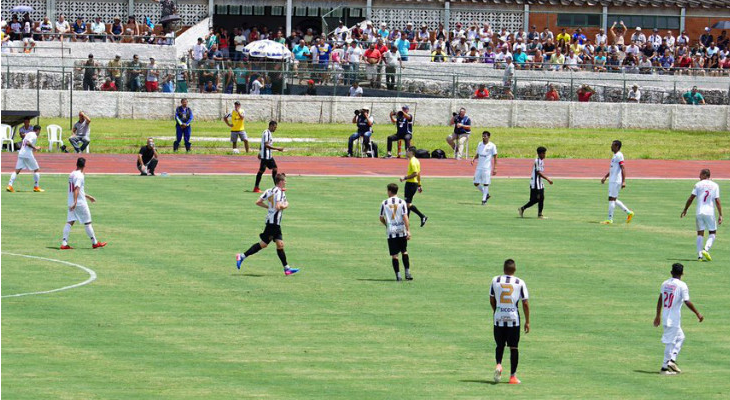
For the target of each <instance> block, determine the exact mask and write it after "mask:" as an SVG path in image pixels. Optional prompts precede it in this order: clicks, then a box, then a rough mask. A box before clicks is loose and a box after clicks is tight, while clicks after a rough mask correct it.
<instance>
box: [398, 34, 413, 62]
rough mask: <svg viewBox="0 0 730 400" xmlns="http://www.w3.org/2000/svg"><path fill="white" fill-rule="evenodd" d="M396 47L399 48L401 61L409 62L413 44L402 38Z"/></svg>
mask: <svg viewBox="0 0 730 400" xmlns="http://www.w3.org/2000/svg"><path fill="white" fill-rule="evenodd" d="M395 45H396V47H398V52H399V53H400V59H401V61H408V50H409V49H410V48H411V42H409V41H408V39H406V38H404V37H403V36H401V37H400V39H398V40H396V41H395Z"/></svg>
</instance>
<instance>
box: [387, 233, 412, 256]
mask: <svg viewBox="0 0 730 400" xmlns="http://www.w3.org/2000/svg"><path fill="white" fill-rule="evenodd" d="M388 251H390V255H391V256H394V255H396V254H398V253H405V252H406V251H408V239H406V237H405V236H404V237H397V238H389V239H388Z"/></svg>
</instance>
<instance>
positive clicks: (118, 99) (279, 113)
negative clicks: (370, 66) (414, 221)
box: [2, 89, 730, 131]
mask: <svg viewBox="0 0 730 400" xmlns="http://www.w3.org/2000/svg"><path fill="white" fill-rule="evenodd" d="M36 95H38V98H36ZM71 95H72V93H70V92H69V91H59V90H44V91H39V92H36V91H35V90H17V89H8V90H3V91H2V101H3V104H6V105H7V104H11V105H12V107H13V109H36V107H37V105H38V104H40V112H41V116H42V117H69V116H71V115H74V114H75V113H78V111H80V110H83V111H85V112H87V113H88V114H89V115H91V116H92V117H102V118H132V119H169V120H170V121H171V123H172V115H173V113H174V109H175V107H176V106H177V105H179V103H180V99H181V98H183V97H185V98H187V99H188V101H189V106H190V107H191V108H192V110H193V112H194V114H195V117H196V119H204V120H205V119H209V120H212V119H220V118H222V117H223V116H224V115H225V114H226V112H228V111H229V110H230V109H232V108H233V102H234V101H235V100H239V101H241V103H242V107H243V108H244V110H245V111H246V118H247V120H249V121H266V120H270V119H275V120H278V121H282V122H287V123H351V121H352V117H353V111H354V110H356V109H360V108H362V107H368V108H370V109H371V113H372V115H373V117H374V118H375V123H376V125H389V119H388V115H389V113H390V112H391V111H393V110H396V109H399V108H400V106H402V105H403V104H408V105H409V106H410V109H411V111H412V112H413V114H414V116H415V124H416V125H447V124H448V121H449V119H450V118H451V113H452V112H455V111H458V109H459V108H460V107H465V108H466V109H467V114H468V115H469V116H471V118H472V120H473V123H474V125H475V126H484V127H525V128H613V129H623V128H634V129H666V130H690V131H691V130H697V131H700V130H701V131H730V125H729V124H730V106H712V105H706V106H688V105H669V104H632V103H578V102H569V103H566V102H530V101H500V100H468V99H425V98H419V99H396V98H393V97H385V98H382V97H381V98H376V97H372V98H356V97H341V96H339V97H333V96H317V97H312V96H294V95H292V96H280V95H276V96H252V95H225V94H178V93H172V94H167V93H165V94H163V93H139V92H138V93H130V92H112V93H109V92H106V93H104V92H85V93H83V95H78V94H77V95H76V96H74V97H73V106H71V101H72V97H71ZM130 129H134V128H130Z"/></svg>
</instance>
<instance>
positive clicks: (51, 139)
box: [46, 125, 63, 151]
mask: <svg viewBox="0 0 730 400" xmlns="http://www.w3.org/2000/svg"><path fill="white" fill-rule="evenodd" d="M46 132H47V133H48V151H53V145H54V144H56V145H57V146H56V147H58V149H59V150H60V149H61V146H63V140H62V139H63V128H61V127H60V126H58V125H48V126H47V127H46Z"/></svg>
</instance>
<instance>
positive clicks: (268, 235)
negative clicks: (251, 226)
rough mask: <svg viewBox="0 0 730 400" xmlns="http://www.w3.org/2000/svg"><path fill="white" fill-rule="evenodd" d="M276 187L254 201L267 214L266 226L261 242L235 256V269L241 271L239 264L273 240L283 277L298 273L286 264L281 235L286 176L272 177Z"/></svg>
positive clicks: (260, 236) (286, 202)
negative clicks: (282, 269)
mask: <svg viewBox="0 0 730 400" xmlns="http://www.w3.org/2000/svg"><path fill="white" fill-rule="evenodd" d="M274 182H275V183H276V186H274V187H272V188H271V189H268V190H267V191H265V192H264V194H262V195H261V197H259V199H258V200H257V201H256V205H257V206H259V207H262V208H265V209H266V210H267V211H268V212H267V214H266V226H265V227H264V231H263V232H262V233H261V234H260V235H259V238H261V241H260V242H258V243H256V244H254V245H253V246H251V247H250V248H249V249H248V250H246V252H245V253H238V254H236V268H238V269H241V263H243V260H245V259H246V258H247V257H250V256H252V255H254V254H256V253H258V251H259V250H261V249H265V248H266V247H267V246H268V245H269V243H271V241H272V240H273V241H274V243H276V254H277V255H278V256H279V260H281V265H282V266H284V275H287V276H288V275H292V274H295V273H297V272H299V268H291V267H289V264H288V263H287V262H286V253H285V252H284V236H283V235H282V233H281V218H282V216H283V213H284V210H286V209H287V208H289V202H288V201H287V200H286V194H285V193H284V190H285V189H286V175H285V174H277V175H276V177H274Z"/></svg>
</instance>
